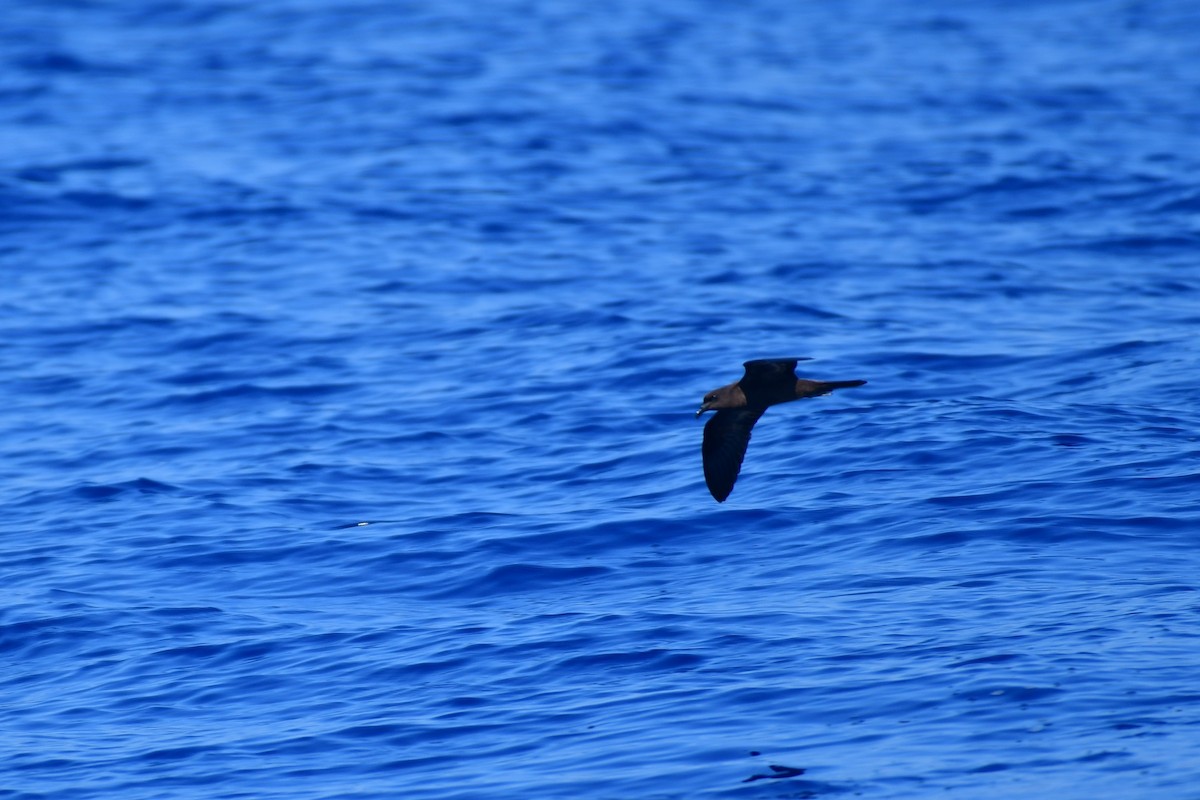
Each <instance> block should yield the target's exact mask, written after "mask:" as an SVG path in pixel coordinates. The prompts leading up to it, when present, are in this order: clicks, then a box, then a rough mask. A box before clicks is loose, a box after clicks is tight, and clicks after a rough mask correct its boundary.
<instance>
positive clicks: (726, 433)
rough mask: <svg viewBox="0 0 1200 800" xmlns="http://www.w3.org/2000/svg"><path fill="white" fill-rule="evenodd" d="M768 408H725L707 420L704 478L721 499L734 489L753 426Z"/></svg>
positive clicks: (715, 495)
mask: <svg viewBox="0 0 1200 800" xmlns="http://www.w3.org/2000/svg"><path fill="white" fill-rule="evenodd" d="M764 411H766V409H765V408H726V409H722V410H721V411H718V412H717V413H716V414H714V415H713V416H712V419H710V420H709V421H708V422H706V423H704V444H703V445H702V446H701V448H700V450H701V453H702V455H703V456H704V482H705V483H707V484H708V491H709V492H711V493H712V496H713V497H715V498H716V500H717V502H718V503H724V502H725V498H726V497H729V493H730V492H732V491H733V484H734V483H735V482H737V476H738V472H740V471H741V469H742V459H743V458H744V457H745V456H746V446H747V445H748V444H750V429H751V428H753V427H754V423H756V422H758V418H759V417H761V416H762V415H763V412H764Z"/></svg>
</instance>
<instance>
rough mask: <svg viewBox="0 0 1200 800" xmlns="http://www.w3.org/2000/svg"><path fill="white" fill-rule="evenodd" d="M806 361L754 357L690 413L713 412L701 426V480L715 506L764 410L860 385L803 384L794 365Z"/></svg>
mask: <svg viewBox="0 0 1200 800" xmlns="http://www.w3.org/2000/svg"><path fill="white" fill-rule="evenodd" d="M811 360H812V359H808V358H802V357H799V356H797V357H794V358H759V359H755V360H754V361H747V362H746V363H745V364H743V365H742V366H744V367H745V368H746V372H745V374H744V375H742V379H741V380H740V381H737V382H736V383H731V384H729V385H728V386H722V387H721V388H720V389H713V390H712V391H711V392H709V393H708V394H706V395H704V402H703V404H702V405H701V406H700V410H699V411H697V412H696V416H697V417H699V416H700V415H701V414H703V413H704V412H705V411H716V412H717V413H716V414H714V415H713V416H712V418H711V419H709V421H708V422H707V423H705V425H704V444H703V446H702V447H701V453H702V454H703V456H704V482H705V483H707V484H708V491H710V492H711V493H712V496H713V497H714V498H716V500H717V502H718V503H724V502H725V498H726V497H729V493H730V492H732V491H733V484H734V483H735V482H736V481H737V477H738V472H740V471H741V469H742V459H743V458H744V457H745V455H746V446H747V445H748V444H750V429H751V428H753V427H754V423H756V422H758V418H759V417H761V416H762V415H763V412H765V411H766V410H767V408H768V407H770V406H773V405H777V404H779V403H789V402H791V401H792V400H800V399H802V398H805V397H819V396H821V395H823V394H829V393H830V392H832V391H833V390H834V389H849V388H851V387H854V386H862V385H863V384H864V383H866V381H809V380H805V379H804V378H797V377H796V362H797V361H811Z"/></svg>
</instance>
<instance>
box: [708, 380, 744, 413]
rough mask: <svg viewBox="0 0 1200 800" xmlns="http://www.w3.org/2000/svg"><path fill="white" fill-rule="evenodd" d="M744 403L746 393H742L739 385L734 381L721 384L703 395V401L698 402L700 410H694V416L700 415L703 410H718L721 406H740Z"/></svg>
mask: <svg viewBox="0 0 1200 800" xmlns="http://www.w3.org/2000/svg"><path fill="white" fill-rule="evenodd" d="M744 405H746V395H744V394H743V393H742V390H741V387H739V386H738V385H737V384H736V383H731V384H729V385H728V386H722V387H721V388H720V389H713V390H712V391H711V392H709V393H708V394H706V395H704V401H703V402H702V403H701V404H700V410H699V411H697V412H696V416H697V417H698V416H700V415H701V414H703V413H704V412H705V411H720V410H721V409H722V408H741V407H742V406H744Z"/></svg>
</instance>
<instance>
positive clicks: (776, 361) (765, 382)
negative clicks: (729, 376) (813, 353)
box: [739, 356, 812, 391]
mask: <svg viewBox="0 0 1200 800" xmlns="http://www.w3.org/2000/svg"><path fill="white" fill-rule="evenodd" d="M797 361H812V359H811V358H804V357H803V356H789V357H788V358H757V359H755V360H753V361H747V362H746V363H745V364H742V366H743V367H745V368H746V373H745V374H744V375H742V379H741V380H740V381H739V383H740V384H741V385H742V388H743V390H744V389H746V388H749V389H750V390H751V391H753V390H755V389H757V388H760V387H761V388H764V389H769V388H778V387H780V386H788V387H790V386H791V385H792V384H793V383H794V382H795V380H796V362H797Z"/></svg>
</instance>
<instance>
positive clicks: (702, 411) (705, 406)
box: [696, 403, 709, 417]
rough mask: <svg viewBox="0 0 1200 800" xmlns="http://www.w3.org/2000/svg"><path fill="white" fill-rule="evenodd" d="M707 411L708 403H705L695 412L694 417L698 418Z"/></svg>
mask: <svg viewBox="0 0 1200 800" xmlns="http://www.w3.org/2000/svg"><path fill="white" fill-rule="evenodd" d="M708 410H709V409H708V403H705V404H704V405H702V406H700V410H699V411H697V412H696V416H697V417H698V416H700V415H701V414H703V413H704V412H705V411H708Z"/></svg>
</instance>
